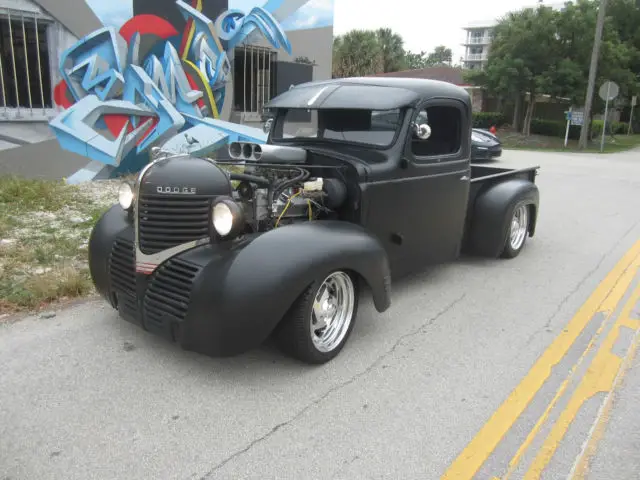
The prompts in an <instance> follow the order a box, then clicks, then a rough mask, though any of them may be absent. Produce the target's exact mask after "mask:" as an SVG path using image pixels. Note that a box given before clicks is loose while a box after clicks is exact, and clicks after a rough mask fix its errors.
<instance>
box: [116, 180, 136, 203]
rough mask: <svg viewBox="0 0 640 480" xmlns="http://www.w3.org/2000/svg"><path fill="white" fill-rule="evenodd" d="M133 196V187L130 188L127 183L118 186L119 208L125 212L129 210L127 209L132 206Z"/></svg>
mask: <svg viewBox="0 0 640 480" xmlns="http://www.w3.org/2000/svg"><path fill="white" fill-rule="evenodd" d="M134 196H135V195H134V193H133V187H132V186H131V184H129V183H127V182H123V183H121V184H120V189H119V190H118V202H119V203H120V206H121V207H122V208H124V209H125V210H129V208H131V205H133V198H134Z"/></svg>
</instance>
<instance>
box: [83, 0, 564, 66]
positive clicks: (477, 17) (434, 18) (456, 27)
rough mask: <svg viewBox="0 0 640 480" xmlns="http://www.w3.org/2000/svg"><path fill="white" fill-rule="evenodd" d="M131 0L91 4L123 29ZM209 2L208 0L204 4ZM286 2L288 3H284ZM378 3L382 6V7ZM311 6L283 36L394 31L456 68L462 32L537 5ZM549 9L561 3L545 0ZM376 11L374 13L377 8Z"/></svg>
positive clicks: (239, 1)
mask: <svg viewBox="0 0 640 480" xmlns="http://www.w3.org/2000/svg"><path fill="white" fill-rule="evenodd" d="M132 1H133V0H87V3H88V4H89V6H90V7H91V8H92V9H93V10H94V12H95V13H96V15H97V16H98V17H99V18H100V20H101V21H102V22H103V23H104V24H105V25H113V26H115V27H116V28H119V27H120V25H122V24H123V23H124V22H125V21H126V20H128V19H129V18H130V17H131V15H132V7H131V5H132ZM205 1H206V0H205ZM284 1H286V0H284ZM378 2H379V3H378ZM378 2H373V1H371V0H369V1H366V0H309V1H308V2H307V3H306V4H305V5H304V6H302V7H301V8H300V9H299V10H298V11H297V12H296V13H295V14H294V15H292V16H291V17H289V18H288V19H287V20H286V21H284V22H283V23H282V26H283V28H284V29H285V30H297V29H304V28H318V27H324V26H329V25H331V22H332V21H333V27H334V34H335V35H340V34H343V33H345V32H347V31H349V30H351V29H354V28H362V29H376V28H380V27H388V28H391V29H392V30H393V31H394V32H396V33H399V34H400V35H401V36H402V38H403V39H404V41H405V48H406V49H408V50H411V51H413V52H420V51H421V50H424V51H426V52H429V51H431V50H433V49H434V48H435V47H436V46H438V45H445V46H447V47H449V48H451V49H452V50H453V59H454V62H457V61H458V60H459V59H460V57H461V56H462V55H463V53H464V47H462V45H460V44H461V43H462V41H463V40H464V31H463V30H462V28H463V27H464V26H465V25H467V24H469V23H472V22H477V21H484V20H493V19H495V18H497V17H500V16H501V15H504V14H505V13H507V12H508V11H509V10H517V9H519V8H522V7H528V6H534V5H535V4H536V2H537V0H492V1H488V2H481V1H477V0H445V1H441V2H434V1H433V0H383V1H380V0H378ZM264 3H266V0H262V1H261V0H229V6H230V7H231V8H239V9H242V10H245V11H248V10H249V9H250V8H251V7H252V6H254V5H261V4H262V5H264ZM544 3H545V4H548V3H557V0H544ZM374 4H375V5H376V8H372V6H373V5H374Z"/></svg>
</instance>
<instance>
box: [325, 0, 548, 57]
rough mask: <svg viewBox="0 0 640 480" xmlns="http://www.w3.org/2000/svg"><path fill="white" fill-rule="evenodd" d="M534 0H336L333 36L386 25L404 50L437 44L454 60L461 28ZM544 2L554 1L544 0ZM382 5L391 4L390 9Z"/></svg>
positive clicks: (460, 49)
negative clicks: (450, 52) (376, 2)
mask: <svg viewBox="0 0 640 480" xmlns="http://www.w3.org/2000/svg"><path fill="white" fill-rule="evenodd" d="M536 1H537V0H491V1H484V2H483V1H477V0H444V1H440V2H435V1H433V0H390V1H384V2H382V1H380V3H378V5H379V7H380V8H366V10H365V9H364V8H363V6H365V5H368V6H369V7H370V6H372V5H373V2H371V1H368V2H367V1H365V0H335V10H334V23H333V31H334V35H340V34H343V33H345V32H347V31H349V30H351V29H354V28H362V29H376V28H380V27H387V28H390V29H391V30H393V31H394V32H396V33H399V34H400V35H401V36H402V38H403V39H404V42H405V49H408V50H411V51H413V52H420V51H421V50H424V51H426V52H429V51H431V50H433V49H434V47H436V46H438V45H445V46H447V47H449V48H451V49H452V50H453V60H454V62H456V61H457V60H459V58H460V57H461V56H462V55H463V53H464V47H462V46H461V45H460V44H461V43H462V42H463V40H464V31H463V30H462V28H463V27H464V26H465V25H466V24H468V23H471V22H476V21H484V20H491V19H494V18H496V17H500V16H502V15H503V14H505V13H507V12H508V11H509V10H518V9H520V8H523V7H529V6H535V4H536ZM544 3H545V4H550V3H557V2H551V1H550V0H545V1H544ZM385 4H387V5H388V4H391V5H392V6H393V7H392V8H389V7H387V5H385Z"/></svg>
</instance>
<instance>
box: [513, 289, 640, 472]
mask: <svg viewBox="0 0 640 480" xmlns="http://www.w3.org/2000/svg"><path fill="white" fill-rule="evenodd" d="M639 298H640V286H638V288H637V289H636V291H635V292H634V294H633V295H632V296H631V298H630V299H629V301H628V302H627V303H626V305H625V307H624V309H623V311H622V313H621V314H620V316H619V317H618V319H617V320H616V321H615V323H614V324H613V327H612V328H611V331H610V332H609V333H608V334H607V337H606V338H605V340H604V342H603V343H602V345H601V346H600V348H599V349H598V352H597V354H596V356H595V358H594V359H593V363H592V364H591V366H590V367H589V370H587V373H586V374H585V375H584V377H583V378H582V380H581V382H580V384H579V385H578V387H577V388H576V390H575V392H574V393H573V395H572V396H571V399H570V400H569V403H568V404H567V406H566V408H565V409H564V410H563V411H562V413H561V414H560V417H559V418H558V420H557V422H556V423H555V424H554V426H553V429H552V430H551V432H550V433H549V435H548V436H547V438H546V440H545V442H544V444H543V445H542V448H541V449H540V450H539V451H538V454H537V455H536V458H535V459H534V460H533V462H532V464H531V466H530V468H529V470H528V471H527V473H526V474H525V476H524V480H534V479H538V478H540V475H541V474H542V471H543V470H544V469H545V467H546V466H547V465H548V464H549V462H550V461H551V458H552V457H553V455H554V453H555V452H556V450H557V448H558V445H559V444H560V442H561V440H562V439H563V438H564V436H565V434H566V433H567V430H568V429H569V427H570V426H571V423H572V422H573V420H574V419H575V418H576V416H577V415H578V412H579V411H580V409H581V408H582V406H583V405H584V403H585V402H586V401H587V400H588V399H589V398H591V397H593V396H594V395H595V394H597V393H601V392H603V393H609V392H611V391H612V389H613V386H614V382H615V380H616V378H617V377H618V372H619V371H620V367H621V366H622V362H623V359H622V358H620V357H619V356H617V355H616V354H614V353H613V352H612V349H613V346H614V345H615V343H616V340H617V339H618V336H619V334H620V328H621V327H623V326H625V327H628V328H631V329H633V330H634V333H635V332H637V330H638V328H640V321H638V320H631V319H630V314H631V309H632V308H633V306H634V305H635V304H636V302H637V301H638V299H639Z"/></svg>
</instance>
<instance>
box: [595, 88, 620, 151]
mask: <svg viewBox="0 0 640 480" xmlns="http://www.w3.org/2000/svg"><path fill="white" fill-rule="evenodd" d="M619 91H620V89H619V88H618V84H617V83H615V82H612V81H609V80H607V81H606V82H604V83H603V84H602V86H601V87H600V91H599V92H598V93H599V94H600V98H601V99H602V100H604V102H605V103H604V122H603V124H602V139H601V140H600V153H602V152H603V151H604V135H605V132H606V131H607V117H608V116H609V102H610V101H611V100H615V98H616V97H617V96H618V92H619Z"/></svg>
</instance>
